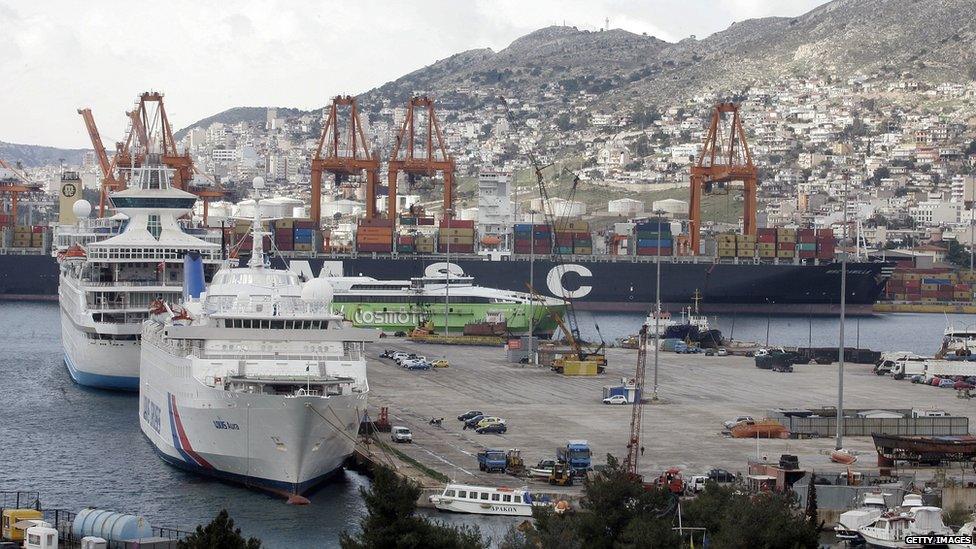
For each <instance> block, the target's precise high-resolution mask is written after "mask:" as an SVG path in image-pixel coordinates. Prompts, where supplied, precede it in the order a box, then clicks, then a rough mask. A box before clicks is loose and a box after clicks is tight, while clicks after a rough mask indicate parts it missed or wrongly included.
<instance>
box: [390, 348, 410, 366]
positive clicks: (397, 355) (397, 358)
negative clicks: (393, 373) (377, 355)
mask: <svg viewBox="0 0 976 549" xmlns="http://www.w3.org/2000/svg"><path fill="white" fill-rule="evenodd" d="M408 356H410V355H409V353H404V352H403V351H396V352H394V353H391V354H390V358H392V359H393V362H396V363H397V364H399V363H400V359H402V358H407V357H408Z"/></svg>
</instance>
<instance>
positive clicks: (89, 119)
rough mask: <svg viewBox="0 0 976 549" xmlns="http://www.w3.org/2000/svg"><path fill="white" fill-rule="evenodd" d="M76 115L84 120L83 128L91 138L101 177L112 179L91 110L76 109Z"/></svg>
mask: <svg viewBox="0 0 976 549" xmlns="http://www.w3.org/2000/svg"><path fill="white" fill-rule="evenodd" d="M78 114H80V115H81V117H82V118H83V119H84V120H85V127H86V128H88V137H90V138H91V142H92V147H94V148H95V156H96V157H97V158H98V165H99V167H100V168H101V169H102V177H104V178H106V179H108V178H111V177H112V163H111V162H110V161H109V159H108V153H106V152H105V146H104V145H102V136H101V135H99V133H98V127H97V126H95V117H94V116H92V112H91V109H78Z"/></svg>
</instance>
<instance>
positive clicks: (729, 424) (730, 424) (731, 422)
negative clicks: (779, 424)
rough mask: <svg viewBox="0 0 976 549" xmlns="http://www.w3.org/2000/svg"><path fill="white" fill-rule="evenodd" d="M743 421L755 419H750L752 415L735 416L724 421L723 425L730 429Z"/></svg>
mask: <svg viewBox="0 0 976 549" xmlns="http://www.w3.org/2000/svg"><path fill="white" fill-rule="evenodd" d="M743 421H755V420H754V419H752V416H736V417H734V418H732V419H730V420H729V421H726V422H725V423H724V424H723V425H725V428H726V429H728V430H731V429H732V428H733V427H735V426H736V425H738V424H740V423H742V422H743Z"/></svg>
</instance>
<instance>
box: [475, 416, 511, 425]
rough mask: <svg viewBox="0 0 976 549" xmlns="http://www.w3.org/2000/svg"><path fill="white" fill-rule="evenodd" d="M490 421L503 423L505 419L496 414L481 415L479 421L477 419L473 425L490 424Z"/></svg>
mask: <svg viewBox="0 0 976 549" xmlns="http://www.w3.org/2000/svg"><path fill="white" fill-rule="evenodd" d="M492 423H505V420H504V419H502V418H500V417H496V416H488V417H483V418H481V420H480V421H478V423H476V424H475V427H476V428H481V427H484V426H486V425H491V424H492Z"/></svg>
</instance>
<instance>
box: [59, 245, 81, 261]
mask: <svg viewBox="0 0 976 549" xmlns="http://www.w3.org/2000/svg"><path fill="white" fill-rule="evenodd" d="M86 257H87V254H86V253H85V249H84V248H82V247H81V246H80V245H78V244H72V245H71V246H69V247H68V249H67V250H64V251H62V252H58V259H85V258H86Z"/></svg>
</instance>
